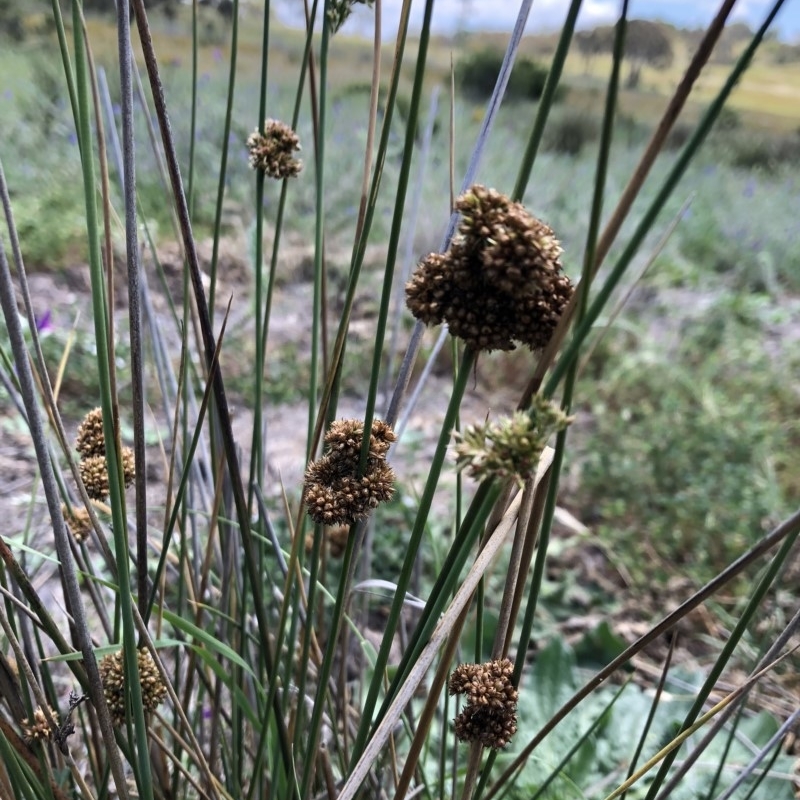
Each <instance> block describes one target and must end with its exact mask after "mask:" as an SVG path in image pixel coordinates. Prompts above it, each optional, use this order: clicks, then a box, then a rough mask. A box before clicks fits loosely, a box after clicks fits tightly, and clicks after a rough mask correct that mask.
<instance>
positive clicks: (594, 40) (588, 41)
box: [575, 25, 614, 72]
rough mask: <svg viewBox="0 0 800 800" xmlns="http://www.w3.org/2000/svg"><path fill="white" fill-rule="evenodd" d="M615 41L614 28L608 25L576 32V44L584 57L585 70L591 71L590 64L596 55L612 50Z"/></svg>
mask: <svg viewBox="0 0 800 800" xmlns="http://www.w3.org/2000/svg"><path fill="white" fill-rule="evenodd" d="M613 41H614V29H613V28H611V27H610V26H608V25H604V26H601V27H598V28H592V30H590V31H578V33H576V34H575V44H576V46H577V48H578V51H579V52H580V54H581V55H582V56H583V59H584V61H583V69H584V72H588V71H589V65H590V63H591V61H592V59H593V58H594V57H595V56H597V55H599V54H600V53H610V52H611V49H612V47H613Z"/></svg>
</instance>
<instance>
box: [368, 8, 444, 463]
mask: <svg viewBox="0 0 800 800" xmlns="http://www.w3.org/2000/svg"><path fill="white" fill-rule="evenodd" d="M432 14H433V0H427V2H426V3H425V14H424V17H423V21H422V30H421V32H420V39H419V51H418V53H417V65H416V69H415V72H414V87H413V89H412V92H411V104H410V107H409V112H408V119H407V121H406V140H405V147H404V148H403V162H402V164H401V166H400V177H399V179H398V184H397V194H396V196H395V201H394V216H393V218H392V228H391V232H390V234H389V248H388V251H387V254H386V270H385V272H384V275H383V292H382V294H381V304H380V310H379V311H378V319H377V323H376V326H375V347H374V349H373V354H372V371H371V372H370V382H369V389H368V392H367V405H366V411H365V412H364V431H365V435H364V437H363V439H362V442H361V458H360V460H359V474H363V472H364V471H365V470H366V468H367V458H368V456H369V442H370V437H369V435H368V432H369V431H371V430H372V420H373V417H374V415H375V403H376V400H377V396H378V382H379V379H380V372H381V364H382V363H383V356H384V353H383V344H384V340H385V338H386V324H387V321H388V318H389V309H390V306H391V302H392V289H393V286H394V268H395V264H396V262H397V248H398V246H399V243H400V233H401V230H402V227H403V219H404V212H405V206H406V193H407V191H408V179H409V175H410V173H411V156H412V154H413V152H414V144H415V142H416V138H417V137H416V132H417V122H418V119H419V105H420V98H421V97H422V87H423V80H424V78H425V64H426V61H427V57H428V43H429V42H430V28H431V17H432Z"/></svg>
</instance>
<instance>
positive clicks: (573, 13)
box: [511, 0, 582, 200]
mask: <svg viewBox="0 0 800 800" xmlns="http://www.w3.org/2000/svg"><path fill="white" fill-rule="evenodd" d="M581 2H582V0H572V2H571V3H570V6H569V11H567V18H566V19H565V20H564V25H563V26H562V27H561V35H560V36H559V39H558V45H557V46H556V52H555V53H554V54H553V61H552V62H551V64H550V71H549V72H548V73H547V80H546V81H545V84H544V89H543V90H542V96H541V98H540V99H539V105H538V110H537V112H536V119H535V120H534V123H533V128H532V129H531V135H530V138H529V139H528V146H527V147H526V148H525V154H524V155H523V156H522V163H521V164H520V167H519V173H518V175H517V183H516V185H515V186H514V191H513V193H512V195H511V196H512V198H513V199H514V200H522V198H523V197H524V195H525V189H526V188H527V186H528V181H529V180H530V177H531V170H532V169H533V163H534V161H535V160H536V154H537V153H538V152H539V145H540V144H541V142H542V136H543V135H544V129H545V126H546V125H547V118H548V117H549V115H550V110H551V109H552V108H553V105H554V99H555V96H556V89H558V82H559V80H560V79H561V72H562V71H563V69H564V63H565V62H566V60H567V53H568V52H569V46H570V43H571V42H572V34H573V33H574V32H575V23H576V22H577V20H578V12H579V11H580V10H581Z"/></svg>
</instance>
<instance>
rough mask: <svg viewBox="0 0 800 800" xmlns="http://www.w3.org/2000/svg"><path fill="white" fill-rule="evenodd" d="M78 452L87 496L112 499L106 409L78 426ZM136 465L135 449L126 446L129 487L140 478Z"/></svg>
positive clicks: (94, 412)
mask: <svg viewBox="0 0 800 800" xmlns="http://www.w3.org/2000/svg"><path fill="white" fill-rule="evenodd" d="M75 449H76V450H77V451H78V452H79V453H80V454H81V460H80V463H79V464H78V469H79V470H80V473H81V479H82V480H83V484H84V486H85V487H86V494H88V495H89V497H90V498H91V499H92V500H100V501H103V500H105V499H106V498H107V497H108V493H109V486H108V465H107V464H106V440H105V435H104V433H103V411H102V409H100V408H95V409H94V410H92V411H90V412H89V413H88V414H87V415H86V416H85V417H84V418H83V422H81V424H80V425H79V426H78V437H77V439H76V441H75ZM134 464H135V458H134V454H133V450H131V448H130V447H123V448H122V477H123V480H124V482H125V487H126V488H127V487H128V486H130V485H131V484H132V483H133V480H134V478H135V477H136V469H135V466H134ZM68 522H69V520H68ZM76 538H77V537H76ZM79 541H80V540H79Z"/></svg>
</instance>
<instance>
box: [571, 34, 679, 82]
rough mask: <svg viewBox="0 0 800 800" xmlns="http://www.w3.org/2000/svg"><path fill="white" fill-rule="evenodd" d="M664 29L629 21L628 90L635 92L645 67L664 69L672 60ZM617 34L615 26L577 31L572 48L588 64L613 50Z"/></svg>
mask: <svg viewBox="0 0 800 800" xmlns="http://www.w3.org/2000/svg"><path fill="white" fill-rule="evenodd" d="M664 27H665V26H664V25H662V24H661V23H658V22H652V21H650V20H646V19H632V20H629V21H628V24H627V27H626V30H625V59H626V61H627V62H628V69H629V72H628V80H627V82H628V86H629V87H630V88H635V87H636V86H638V84H639V79H640V78H641V73H642V67H644V66H645V65H647V66H651V67H655V68H656V69H666V68H667V67H669V66H670V64H672V59H673V57H674V53H673V49H672V40H671V38H670V37H669V35H668V34H667V32H666V31H665V29H664ZM616 34H617V26H616V25H601V26H599V27H597V28H593V29H592V30H590V31H579V32H578V33H577V34H576V35H575V44H576V46H577V47H578V50H579V51H580V53H581V54H582V55H583V57H584V58H585V59H586V65H587V68H588V65H589V62H590V61H591V60H592V58H594V57H595V56H597V55H601V54H610V53H612V52H613V50H614V40H615V38H616Z"/></svg>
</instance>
